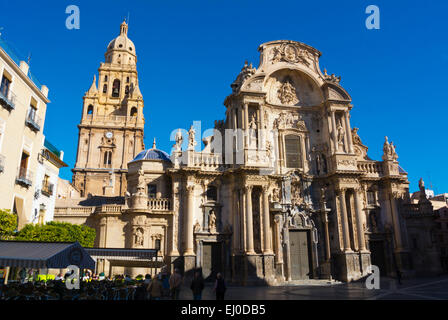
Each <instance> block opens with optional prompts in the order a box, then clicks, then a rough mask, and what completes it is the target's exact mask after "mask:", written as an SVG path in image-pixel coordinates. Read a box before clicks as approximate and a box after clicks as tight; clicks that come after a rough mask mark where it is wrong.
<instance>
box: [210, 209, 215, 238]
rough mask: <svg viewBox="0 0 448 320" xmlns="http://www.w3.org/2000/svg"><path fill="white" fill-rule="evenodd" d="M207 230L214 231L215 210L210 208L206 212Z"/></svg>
mask: <svg viewBox="0 0 448 320" xmlns="http://www.w3.org/2000/svg"><path fill="white" fill-rule="evenodd" d="M208 215H209V216H208V230H209V232H210V233H216V214H215V210H213V209H212V210H210V212H209V214H208Z"/></svg>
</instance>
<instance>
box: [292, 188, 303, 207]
mask: <svg viewBox="0 0 448 320" xmlns="http://www.w3.org/2000/svg"><path fill="white" fill-rule="evenodd" d="M291 203H292V205H293V206H298V205H300V204H301V203H303V197H302V193H301V191H300V188H299V186H295V187H294V191H293V192H292V199H291Z"/></svg>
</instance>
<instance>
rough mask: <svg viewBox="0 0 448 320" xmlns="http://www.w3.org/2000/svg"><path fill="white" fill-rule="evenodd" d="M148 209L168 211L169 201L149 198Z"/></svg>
mask: <svg viewBox="0 0 448 320" xmlns="http://www.w3.org/2000/svg"><path fill="white" fill-rule="evenodd" d="M148 209H150V210H153V211H170V210H171V200H170V199H168V198H150V199H148Z"/></svg>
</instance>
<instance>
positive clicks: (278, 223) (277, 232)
mask: <svg viewBox="0 0 448 320" xmlns="http://www.w3.org/2000/svg"><path fill="white" fill-rule="evenodd" d="M281 234H282V215H281V214H279V213H277V214H275V217H274V236H275V241H274V243H275V247H274V250H275V263H277V264H280V263H283V254H282V236H281Z"/></svg>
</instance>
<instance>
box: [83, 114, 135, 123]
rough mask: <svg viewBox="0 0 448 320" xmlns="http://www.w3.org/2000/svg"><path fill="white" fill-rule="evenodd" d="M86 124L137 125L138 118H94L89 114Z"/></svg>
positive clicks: (86, 117)
mask: <svg viewBox="0 0 448 320" xmlns="http://www.w3.org/2000/svg"><path fill="white" fill-rule="evenodd" d="M84 119H85V122H87V123H89V124H111V125H123V124H136V123H137V117H136V116H97V115H95V116H92V115H91V114H88V115H86V116H85V118H84Z"/></svg>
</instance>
